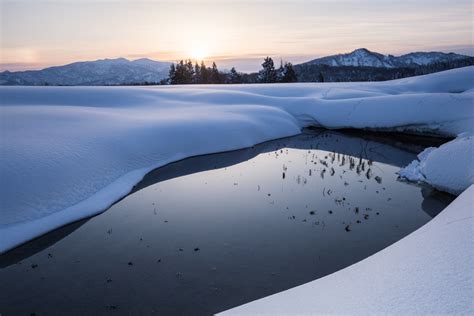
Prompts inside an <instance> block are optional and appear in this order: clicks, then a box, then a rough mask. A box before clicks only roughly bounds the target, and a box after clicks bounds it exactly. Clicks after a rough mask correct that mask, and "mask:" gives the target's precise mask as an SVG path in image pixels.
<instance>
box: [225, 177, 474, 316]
mask: <svg viewBox="0 0 474 316" xmlns="http://www.w3.org/2000/svg"><path fill="white" fill-rule="evenodd" d="M473 197H474V186H471V187H469V188H468V189H467V190H466V191H465V192H464V193H463V194H461V195H460V196H459V197H458V198H457V199H456V200H455V201H454V202H453V203H451V205H449V206H448V207H447V208H446V209H445V210H443V211H442V212H441V213H440V214H439V215H438V216H437V217H435V218H434V219H433V220H431V221H430V222H428V223H427V224H426V225H425V226H423V227H421V228H420V229H418V230H417V231H415V232H414V233H412V234H410V235H408V236H407V237H405V238H403V239H402V240H400V241H398V242H396V243H395V244H393V245H391V246H389V247H388V248H385V249H384V250H382V251H380V252H378V253H376V254H374V255H372V256H370V257H369V258H367V259H365V260H363V261H360V262H358V263H356V264H354V265H352V266H350V267H348V268H345V269H343V270H340V271H338V272H335V273H333V274H330V275H328V276H326V277H323V278H321V279H318V280H316V281H312V282H310V283H307V284H304V285H301V286H298V287H295V288H292V289H290V290H287V291H284V292H281V293H278V294H275V295H272V296H268V297H266V298H263V299H261V300H257V301H254V302H251V303H248V304H245V305H242V306H239V307H237V308H234V309H231V310H229V311H226V312H224V313H221V314H219V315H315V314H350V315H370V314H375V315H385V314H391V315H426V314H437V315H439V314H456V315H473V314H474V305H473V301H472V298H473V297H474V292H473V284H474V269H473V267H474V260H473V257H474V233H473V230H472V227H473V226H474V218H473V215H474V209H473V208H472V205H473V202H474V201H473Z"/></svg>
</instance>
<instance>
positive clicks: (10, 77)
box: [0, 58, 171, 85]
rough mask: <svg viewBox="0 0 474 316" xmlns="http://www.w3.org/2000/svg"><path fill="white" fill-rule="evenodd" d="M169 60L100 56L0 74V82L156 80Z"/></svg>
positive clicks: (119, 82) (168, 65)
mask: <svg viewBox="0 0 474 316" xmlns="http://www.w3.org/2000/svg"><path fill="white" fill-rule="evenodd" d="M170 64H171V63H169V62H161V61H155V60H151V59H148V58H141V59H137V60H133V61H130V60H128V59H125V58H117V59H100V60H96V61H84V62H76V63H72V64H68V65H64V66H56V67H49V68H45V69H42V70H29V71H17V72H10V71H4V72H2V73H0V85H120V84H130V83H145V82H159V81H160V80H162V79H165V78H167V77H168V70H169V67H170Z"/></svg>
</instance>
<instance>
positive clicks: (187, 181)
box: [0, 131, 452, 315]
mask: <svg viewBox="0 0 474 316" xmlns="http://www.w3.org/2000/svg"><path fill="white" fill-rule="evenodd" d="M422 149H423V146H420V141H419V140H415V142H413V141H407V140H401V139H399V138H397V139H393V138H386V137H376V138H367V137H365V136H364V137H363V138H361V136H360V135H359V136H356V135H353V134H344V133H340V132H328V131H306V132H305V133H304V134H302V135H299V136H296V137H291V138H286V139H281V140H276V141H272V142H267V143H264V144H261V145H257V146H255V147H252V148H248V149H244V150H239V151H234V152H228V153H220V154H214V155H207V156H200V157H194V158H189V159H186V160H183V161H180V162H177V163H174V164H171V165H168V166H165V167H163V168H160V169H157V170H155V171H154V172H152V173H150V174H149V175H148V176H147V177H146V178H145V179H144V180H143V181H142V182H141V183H140V184H139V185H138V186H137V187H136V188H135V189H134V192H133V193H132V194H131V195H129V196H128V197H126V198H125V199H123V200H121V201H120V202H118V203H116V204H115V205H113V206H112V207H111V208H110V209H109V210H107V211H106V212H105V213H103V214H101V215H99V216H96V217H94V218H92V219H89V220H86V221H81V222H78V223H75V224H72V225H69V226H66V227H64V228H62V229H60V230H57V231H55V232H52V233H50V234H48V235H46V236H43V237H41V238H39V239H37V240H35V241H33V242H30V243H28V244H27V245H24V246H22V247H20V248H17V249H15V250H13V251H11V252H10V253H7V254H5V255H3V256H2V257H1V258H0V267H1V270H0V294H1V295H0V313H1V314H2V315H30V314H31V313H35V314H36V315H43V314H44V315H66V314H68V315H74V314H84V315H85V314H87V315H92V314H111V315H114V314H115V315H120V314H127V315H139V314H141V315H148V314H157V315H174V314H176V315H210V314H213V313H216V312H219V311H223V310H226V309H229V308H231V307H234V306H237V305H240V304H243V303H246V302H249V301H252V300H255V299H258V298H261V297H264V296H267V295H270V294H273V293H276V292H279V291H282V290H285V289H288V288H291V287H293V286H296V285H300V284H303V283H306V282H309V281H312V280H314V279H316V278H320V277H322V276H324V275H327V274H330V273H333V272H335V271H337V270H339V269H342V268H344V267H346V266H348V265H351V264H353V263H356V262H358V261H360V260H362V259H364V258H366V257H367V256H370V255H371V254H373V253H375V252H377V251H379V250H381V249H383V248H385V247H387V246H389V245H390V244H392V243H394V242H396V241H397V240H399V239H401V238H402V237H404V236H406V235H407V234H409V233H410V232H412V231H414V230H416V229H417V228H418V227H420V226H422V225H423V224H425V223H426V222H428V221H429V220H430V219H431V218H432V217H433V216H435V215H436V214H438V213H439V212H440V211H441V210H442V209H443V208H444V207H445V206H446V205H447V204H449V203H450V202H451V201H452V197H451V196H449V195H445V194H442V193H439V192H436V191H434V190H432V189H430V188H427V187H421V186H418V185H414V184H408V183H405V182H402V181H399V180H398V179H397V174H396V172H397V171H398V170H399V168H400V167H402V166H405V165H407V164H408V163H409V162H411V161H412V160H413V159H415V158H416V154H417V153H418V152H419V151H421V150H422Z"/></svg>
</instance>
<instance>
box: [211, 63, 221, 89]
mask: <svg viewBox="0 0 474 316" xmlns="http://www.w3.org/2000/svg"><path fill="white" fill-rule="evenodd" d="M211 83H213V84H216V83H220V75H219V70H218V69H217V65H216V63H215V62H213V63H212V68H211Z"/></svg>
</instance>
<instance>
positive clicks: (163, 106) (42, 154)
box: [0, 67, 474, 252]
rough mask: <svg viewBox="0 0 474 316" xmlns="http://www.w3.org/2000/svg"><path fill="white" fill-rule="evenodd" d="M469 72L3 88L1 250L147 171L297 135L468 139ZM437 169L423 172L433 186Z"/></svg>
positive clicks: (471, 118)
mask: <svg viewBox="0 0 474 316" xmlns="http://www.w3.org/2000/svg"><path fill="white" fill-rule="evenodd" d="M473 75H474V67H466V68H461V69H455V70H450V71H446V72H443V73H437V74H432V75H427V76H420V77H416V78H407V79H401V80H396V81H391V82H378V83H331V84H320V83H305V84H272V85H199V86H162V87H0V101H1V106H0V114H1V116H0V118H1V131H0V132H1V133H0V135H1V137H0V151H1V155H0V165H1V169H0V171H1V177H0V179H1V180H0V200H1V201H2V205H1V218H0V252H2V251H6V250H8V249H11V248H12V247H15V246H16V245H19V244H21V243H23V242H25V241H28V240H30V239H32V238H34V237H37V236H39V235H41V234H44V233H46V232H48V231H50V230H53V229H55V228H57V227H60V226H62V225H64V224H66V223H70V222H72V221H75V220H79V219H82V218H85V217H89V216H91V215H94V214H98V213H100V212H101V211H103V210H104V209H106V208H107V207H108V206H109V205H110V204H112V203H113V202H114V201H116V200H118V199H119V198H121V197H123V196H124V195H126V194H127V193H128V192H129V191H130V190H131V189H132V187H133V186H134V185H135V184H136V183H137V182H139V181H140V179H141V178H142V177H143V176H144V175H145V174H146V173H147V172H149V171H150V170H152V169H154V168H157V167H160V166H163V165H165V164H167V163H170V162H172V161H176V160H179V159H182V158H185V157H190V156H194V155H201V154H207V153H214V152H220V151H226V150H233V149H239V148H244V147H249V146H252V145H254V144H256V143H260V142H263V141H267V140H271V139H276V138H280V137H285V136H291V135H295V134H298V133H299V132H300V131H301V128H303V127H307V126H322V127H326V128H363V129H375V130H397V131H403V132H410V133H426V132H429V133H432V134H437V135H442V136H457V135H459V134H462V133H465V132H469V133H472V132H473V131H474V113H473V111H472V106H473V102H472V101H473V97H474V92H473V91H474V90H473V88H474V83H473V80H472V78H473ZM469 144H472V143H469ZM453 150H465V149H464V148H463V146H454V147H453ZM432 154H434V151H433V153H432ZM451 154H452V155H456V153H453V152H452V153H451ZM429 157H431V154H430V156H429ZM433 157H434V156H433ZM436 161H440V160H439V159H435V158H433V164H434V165H433V166H432V167H426V170H425V169H424V171H423V174H424V181H427V182H428V183H430V181H434V183H435V184H436V185H438V183H437V182H436V181H438V180H439V175H436V176H433V177H431V176H430V172H433V175H435V174H436V173H435V171H434V170H436V168H437V167H438V166H436ZM428 165H429V164H428ZM465 167H466V168H471V170H472V164H470V165H469V166H468V165H465ZM464 170H466V169H464ZM461 172H462V170H461ZM471 174H472V173H471ZM470 181H471V182H472V179H471V180H470ZM464 184H465V183H464ZM439 185H441V186H442V185H448V186H449V185H450V183H448V184H446V183H441V184H439ZM447 189H450V188H447ZM453 189H455V190H458V189H459V187H456V188H453Z"/></svg>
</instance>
